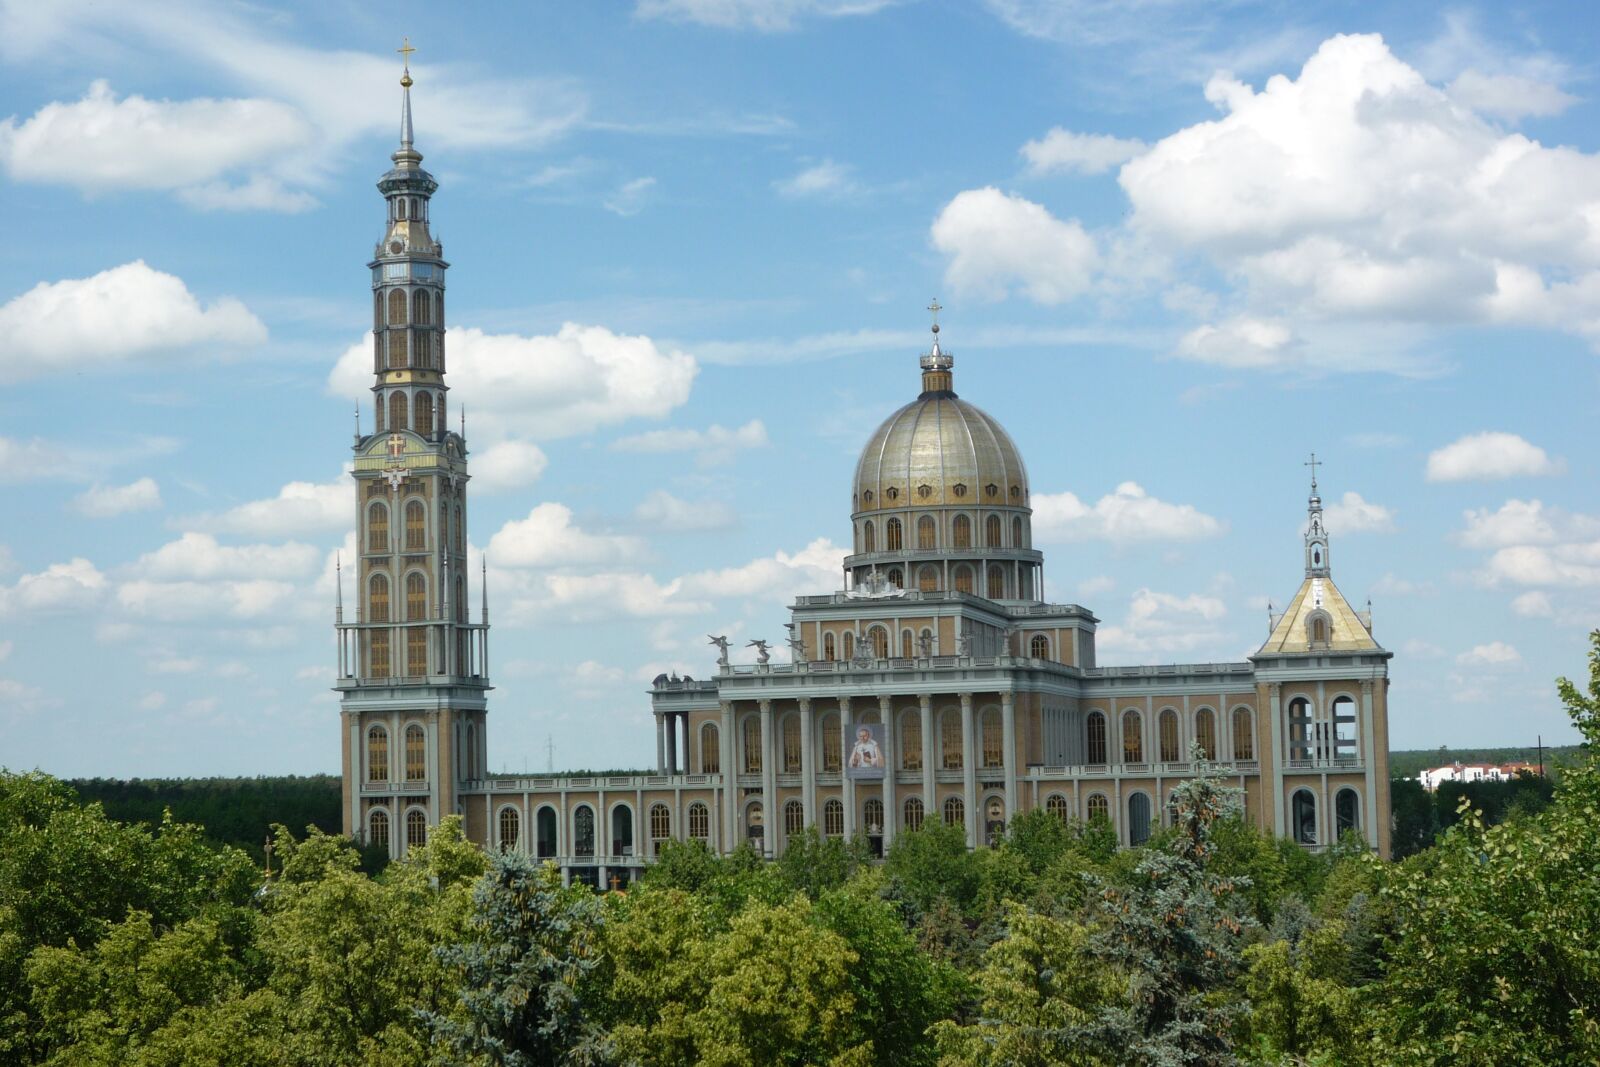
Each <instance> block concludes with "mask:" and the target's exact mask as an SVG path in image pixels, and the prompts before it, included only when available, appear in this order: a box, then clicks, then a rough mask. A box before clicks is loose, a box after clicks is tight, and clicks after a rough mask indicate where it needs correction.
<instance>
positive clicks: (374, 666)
mask: <svg viewBox="0 0 1600 1067" xmlns="http://www.w3.org/2000/svg"><path fill="white" fill-rule="evenodd" d="M367 661H368V673H369V677H372V678H387V677H388V676H389V631H387V630H374V631H373V632H372V633H370V634H368V635H367Z"/></svg>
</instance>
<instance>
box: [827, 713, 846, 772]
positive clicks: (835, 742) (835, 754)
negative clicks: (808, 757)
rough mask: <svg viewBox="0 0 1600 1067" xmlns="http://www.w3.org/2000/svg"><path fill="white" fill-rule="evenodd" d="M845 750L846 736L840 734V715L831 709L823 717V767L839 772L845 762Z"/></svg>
mask: <svg viewBox="0 0 1600 1067" xmlns="http://www.w3.org/2000/svg"><path fill="white" fill-rule="evenodd" d="M843 750H844V738H843V737H841V736H840V735H839V716H838V714H837V713H836V712H832V711H830V712H828V713H827V714H826V715H824V716H823V717H822V769H823V770H825V771H828V772H830V773H833V774H838V773H839V767H840V765H841V764H842V763H843V762H844V755H843Z"/></svg>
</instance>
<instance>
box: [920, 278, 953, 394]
mask: <svg viewBox="0 0 1600 1067" xmlns="http://www.w3.org/2000/svg"><path fill="white" fill-rule="evenodd" d="M943 310H944V307H943V305H941V304H940V303H939V298H938V297H934V298H933V301H932V302H931V303H930V304H928V312H929V313H930V314H931V315H932V316H933V346H932V347H931V348H929V349H928V351H927V352H925V353H923V355H922V395H923V396H929V395H934V396H955V395H956V394H955V391H954V385H955V377H954V375H953V374H952V373H951V370H950V369H951V368H952V367H954V366H955V364H956V359H955V356H954V355H953V354H951V353H949V352H946V351H945V350H944V349H942V348H941V347H939V312H941V311H943Z"/></svg>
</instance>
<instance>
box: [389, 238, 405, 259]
mask: <svg viewBox="0 0 1600 1067" xmlns="http://www.w3.org/2000/svg"><path fill="white" fill-rule="evenodd" d="M405 250H406V246H405V245H404V244H402V243H400V242H399V241H390V242H389V251H390V252H391V253H393V254H394V255H397V256H398V255H399V254H400V253H401V252H404V251H405Z"/></svg>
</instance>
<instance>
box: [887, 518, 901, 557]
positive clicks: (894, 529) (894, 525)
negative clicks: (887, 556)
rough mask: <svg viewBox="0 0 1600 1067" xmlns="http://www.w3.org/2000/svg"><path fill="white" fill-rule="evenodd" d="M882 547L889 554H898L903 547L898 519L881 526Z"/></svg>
mask: <svg viewBox="0 0 1600 1067" xmlns="http://www.w3.org/2000/svg"><path fill="white" fill-rule="evenodd" d="M883 547H885V548H887V549H888V550H889V551H890V552H899V551H900V550H901V549H902V548H904V547H905V535H904V533H903V532H902V531H901V528H900V520H899V519H890V520H889V521H888V522H886V523H884V524H883Z"/></svg>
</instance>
